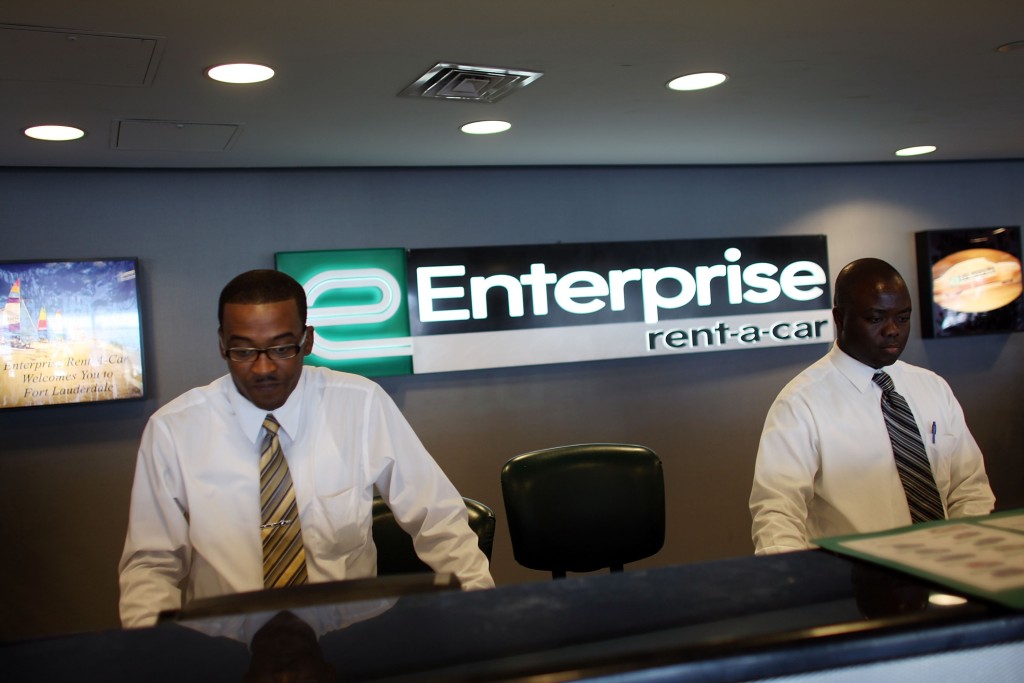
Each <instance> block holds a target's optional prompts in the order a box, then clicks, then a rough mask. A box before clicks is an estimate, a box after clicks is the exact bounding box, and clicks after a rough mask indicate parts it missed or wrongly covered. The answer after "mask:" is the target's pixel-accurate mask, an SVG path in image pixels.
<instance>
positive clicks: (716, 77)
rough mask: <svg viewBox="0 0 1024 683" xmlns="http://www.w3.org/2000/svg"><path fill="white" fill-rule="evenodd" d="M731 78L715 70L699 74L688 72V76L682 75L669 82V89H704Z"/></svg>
mask: <svg viewBox="0 0 1024 683" xmlns="http://www.w3.org/2000/svg"><path fill="white" fill-rule="evenodd" d="M727 80H729V76H728V75H726V74H720V73H717V72H714V71H707V72H704V73H699V74H687V75H686V76H680V77H679V78H674V79H672V80H671V81H669V82H668V84H667V85H668V88H669V90H704V89H705V88H713V87H715V86H716V85H721V84H722V83H725V82H726V81H727Z"/></svg>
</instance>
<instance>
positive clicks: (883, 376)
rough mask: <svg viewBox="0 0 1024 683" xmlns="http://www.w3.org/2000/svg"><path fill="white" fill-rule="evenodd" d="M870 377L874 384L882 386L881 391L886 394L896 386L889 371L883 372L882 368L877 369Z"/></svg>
mask: <svg viewBox="0 0 1024 683" xmlns="http://www.w3.org/2000/svg"><path fill="white" fill-rule="evenodd" d="M871 379H872V380H874V382H875V384H877V385H878V386H880V387H882V391H883V392H885V393H887V394H888V393H889V392H891V391H893V390H894V389H895V388H896V386H895V385H894V384H893V383H892V377H890V376H889V373H887V372H885V371H884V370H879V371H878V372H876V373H875V374H874V376H873V377H872V378H871Z"/></svg>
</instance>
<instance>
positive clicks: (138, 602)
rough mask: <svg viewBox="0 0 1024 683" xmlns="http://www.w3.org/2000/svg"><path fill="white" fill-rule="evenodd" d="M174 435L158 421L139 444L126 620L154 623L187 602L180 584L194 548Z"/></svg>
mask: <svg viewBox="0 0 1024 683" xmlns="http://www.w3.org/2000/svg"><path fill="white" fill-rule="evenodd" d="M172 443H173V442H172V439H171V438H170V436H169V435H168V434H167V433H166V432H165V431H164V430H163V429H162V428H161V426H160V425H159V424H155V423H154V422H153V421H150V423H149V424H148V425H147V426H146V429H145V431H144V433H143V435H142V442H141V445H140V447H139V454H138V459H137V461H136V466H135V481H134V483H133V485H132V494H131V510H130V512H129V515H128V533H127V536H126V539H125V545H124V552H123V553H122V555H121V562H120V567H119V573H120V577H119V581H120V586H121V599H120V613H121V624H122V625H123V626H124V627H125V628H133V627H140V626H150V625H152V624H154V623H156V620H157V617H158V616H159V614H160V612H161V611H163V610H167V609H178V608H180V607H181V590H180V588H179V586H180V585H181V582H182V580H183V579H184V578H185V575H186V574H187V572H188V566H189V561H190V556H191V547H190V544H189V540H188V539H189V536H188V519H187V514H186V512H185V510H186V507H185V500H184V493H183V491H184V489H183V487H182V486H181V475H180V471H179V469H178V467H177V464H176V462H175V461H174V459H173V458H172V457H170V455H171V454H172V452H173V451H172Z"/></svg>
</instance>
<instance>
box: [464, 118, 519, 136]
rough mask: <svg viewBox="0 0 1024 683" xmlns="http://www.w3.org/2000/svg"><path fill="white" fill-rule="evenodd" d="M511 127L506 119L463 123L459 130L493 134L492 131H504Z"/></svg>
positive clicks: (471, 133)
mask: <svg viewBox="0 0 1024 683" xmlns="http://www.w3.org/2000/svg"><path fill="white" fill-rule="evenodd" d="M511 127H512V124H511V123H509V122H508V121H474V122H472V123H467V124H466V125H464V126H463V127H462V128H461V130H462V132H463V133H469V134H470V135H493V134H494V133H504V132H505V131H506V130H508V129H509V128H511Z"/></svg>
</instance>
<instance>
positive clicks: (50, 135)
mask: <svg viewBox="0 0 1024 683" xmlns="http://www.w3.org/2000/svg"><path fill="white" fill-rule="evenodd" d="M25 135H27V136H28V137H30V138H32V139H34V140H48V141H50V142H66V141H68V140H77V139H79V138H81V137H84V136H85V131H84V130H82V129H81V128H75V127H74V126H32V127H30V128H26V129H25Z"/></svg>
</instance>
